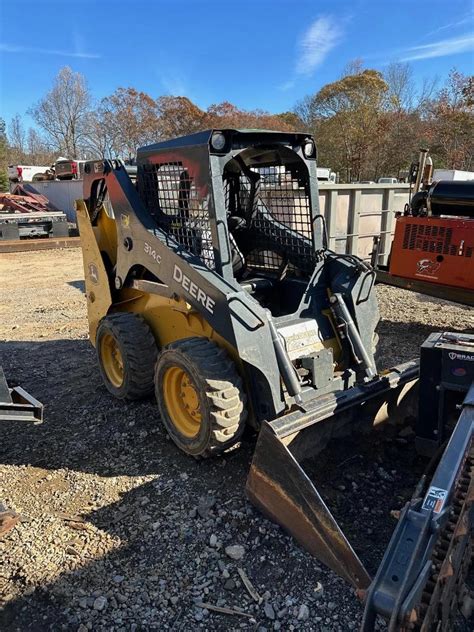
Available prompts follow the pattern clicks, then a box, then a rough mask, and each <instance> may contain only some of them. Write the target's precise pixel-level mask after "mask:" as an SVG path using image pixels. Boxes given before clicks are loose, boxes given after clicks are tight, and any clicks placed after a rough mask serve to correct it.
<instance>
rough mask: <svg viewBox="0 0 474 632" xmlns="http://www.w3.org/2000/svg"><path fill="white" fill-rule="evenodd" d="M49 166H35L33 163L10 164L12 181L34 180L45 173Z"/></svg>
mask: <svg viewBox="0 0 474 632" xmlns="http://www.w3.org/2000/svg"><path fill="white" fill-rule="evenodd" d="M48 170H49V167H33V166H31V165H8V179H9V180H10V182H32V181H33V180H37V179H38V176H41V175H43V174H44V173H45V172H46V171H48Z"/></svg>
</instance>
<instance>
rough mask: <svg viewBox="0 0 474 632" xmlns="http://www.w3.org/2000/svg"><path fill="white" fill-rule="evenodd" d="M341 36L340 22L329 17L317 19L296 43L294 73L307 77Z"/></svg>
mask: <svg viewBox="0 0 474 632" xmlns="http://www.w3.org/2000/svg"><path fill="white" fill-rule="evenodd" d="M341 36H342V29H341V27H340V20H338V21H336V20H335V19H334V18H332V17H331V16H321V17H319V18H317V19H316V20H315V21H314V22H313V23H312V24H311V25H310V27H309V28H308V29H307V30H306V31H305V33H304V34H303V36H302V37H301V39H300V41H299V42H298V59H297V62H296V69H295V72H296V74H297V75H303V76H305V77H309V76H311V75H312V74H313V72H314V71H315V69H316V68H317V67H318V66H319V65H320V64H321V63H322V62H323V61H324V60H325V58H326V57H327V55H328V54H329V53H330V51H331V50H332V49H333V48H334V47H335V46H337V44H338V43H339V42H340V39H341Z"/></svg>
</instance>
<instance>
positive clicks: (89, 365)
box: [0, 250, 472, 632]
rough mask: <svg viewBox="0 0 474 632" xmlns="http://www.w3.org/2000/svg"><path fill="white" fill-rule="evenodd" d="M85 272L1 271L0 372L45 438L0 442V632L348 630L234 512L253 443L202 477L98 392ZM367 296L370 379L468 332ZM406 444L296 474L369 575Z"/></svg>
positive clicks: (394, 299)
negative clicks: (31, 405)
mask: <svg viewBox="0 0 474 632" xmlns="http://www.w3.org/2000/svg"><path fill="white" fill-rule="evenodd" d="M2 266H3V267H2ZM81 266H82V262H81V257H80V252H79V251H77V250H66V251H50V252H47V251H45V252H41V253H28V254H17V255H9V256H8V260H0V276H2V278H7V288H6V290H7V292H6V300H5V301H4V302H3V301H2V307H1V309H2V322H1V324H0V340H1V341H2V342H1V343H0V350H1V354H0V364H1V365H3V367H4V369H5V373H6V375H7V376H8V378H9V381H10V382H11V383H21V384H22V385H23V386H24V387H25V388H27V389H28V390H29V391H30V392H31V393H32V394H33V395H35V396H37V397H38V398H39V399H41V400H42V401H43V402H44V403H45V421H44V423H43V424H42V425H41V426H26V425H25V426H23V425H21V424H18V423H17V424H15V425H13V424H3V425H2V426H1V427H0V433H1V438H0V499H2V500H3V501H4V502H5V504H7V505H8V506H9V507H10V508H12V509H14V510H16V511H17V512H19V513H20V514H21V515H22V521H21V522H20V523H19V524H18V525H17V526H16V527H15V528H14V529H13V530H12V531H11V532H10V533H9V534H8V535H7V536H5V537H4V538H3V539H2V540H0V555H1V558H0V559H1V560H2V563H1V565H0V600H1V604H2V606H3V610H2V612H1V613H0V628H1V629H9V630H12V631H13V630H18V631H27V630H31V631H33V630H34V631H38V630H55V631H56V630H68V631H69V630H72V631H74V632H76V631H77V632H86V631H87V630H93V631H94V632H99V631H111V630H114V631H117V632H118V631H120V632H121V631H123V632H125V631H126V632H134V631H135V632H138V631H145V630H174V631H177V630H197V629H202V630H241V629H242V630H260V631H261V632H264V631H265V630H267V631H271V630H284V631H287V630H315V631H318V632H319V631H321V632H322V631H326V632H332V631H340V632H346V631H347V630H353V629H357V628H358V625H359V624H360V619H361V615H362V607H361V605H360V603H359V601H358V600H357V598H356V597H355V596H354V594H353V591H352V590H351V588H350V587H349V586H348V585H347V584H346V583H345V582H344V581H343V580H342V579H340V578H339V577H337V576H336V575H335V574H334V573H332V572H331V571H329V570H327V569H326V568H325V567H323V566H322V565H319V564H318V563H317V562H316V561H315V560H314V559H313V558H311V557H310V556H309V555H308V554H307V553H306V552H305V551H303V550H302V549H301V548H300V547H299V546H298V545H297V544H296V543H295V542H294V540H293V539H292V538H290V537H288V536H287V535H285V533H283V531H282V530H281V529H280V528H279V527H277V526H276V525H274V524H273V523H271V522H269V521H268V520H266V519H265V518H263V517H262V516H261V515H260V514H259V513H258V511H257V510H256V509H254V508H253V507H252V506H251V505H250V504H249V502H248V501H247V500H246V497H245V493H244V488H245V480H246V477H247V473H248V469H249V466H250V462H251V457H252V451H253V448H254V443H255V439H254V437H252V436H250V435H249V436H246V437H244V440H243V442H242V445H241V446H240V448H239V449H235V450H233V451H231V452H230V453H228V454H226V455H225V456H224V457H223V458H218V459H214V460H212V461H206V462H198V461H195V460H193V459H191V458H188V457H186V456H184V455H183V454H181V453H180V452H179V451H178V450H177V449H176V448H175V446H174V444H172V442H171V441H169V439H168V437H167V436H166V433H165V432H164V430H163V429H162V426H161V425H160V422H159V419H158V415H157V410H156V404H155V403H154V402H153V401H151V400H150V401H146V402H141V403H138V404H137V403H134V404H124V403H119V402H117V401H116V400H114V399H113V398H112V397H111V396H109V395H108V394H107V392H106V390H105V388H104V387H103V386H102V384H101V381H100V376H99V372H98V369H97V366H96V362H95V356H94V351H93V350H92V348H91V346H90V344H89V342H88V341H87V319H86V310H85V305H84V301H83V297H82V295H81V279H82V267H81ZM6 270H8V273H9V274H8V277H7V276H6V275H4V272H5V271H6ZM19 278H22V283H23V284H22V287H21V292H20V291H19V289H18V279H19ZM23 279H24V281H23ZM378 293H379V298H380V305H381V313H382V321H381V324H380V327H379V333H380V344H379V352H378V355H379V365H380V366H382V365H383V366H388V365H389V364H393V363H395V362H399V361H403V360H407V359H409V358H411V357H413V356H414V355H416V353H417V349H418V346H419V344H420V343H421V342H422V341H423V340H424V339H425V338H426V335H427V334H428V333H429V332H430V331H433V330H439V329H458V330H463V329H466V328H468V327H472V313H469V310H468V309H467V308H462V307H460V306H454V305H453V304H449V303H445V302H442V301H437V302H435V301H433V300H431V299H430V300H428V299H425V298H424V297H420V296H418V295H415V294H409V293H407V292H404V291H402V290H399V289H396V288H388V287H379V288H378ZM64 314H65V315H66V316H64ZM410 438H411V433H410V429H409V428H408V429H407V428H405V429H403V430H400V428H393V427H392V428H387V429H386V430H384V431H383V432H377V433H374V434H372V435H370V436H369V437H364V438H360V440H358V441H356V442H354V441H340V442H339V443H338V444H337V445H335V446H334V445H333V446H330V447H329V448H328V449H327V450H326V451H324V453H322V454H320V455H318V457H316V458H314V459H312V460H310V461H308V464H307V467H306V470H307V471H308V473H310V474H311V478H312V479H314V480H315V481H316V483H317V485H318V487H319V488H320V489H321V491H322V494H323V496H324V497H325V498H326V499H327V501H328V504H329V506H330V507H331V509H332V510H333V511H334V514H335V515H336V517H337V518H338V520H340V522H341V524H342V526H343V528H344V530H345V532H346V534H347V535H348V537H349V538H350V539H351V541H352V543H353V545H354V548H355V549H356V551H357V552H358V554H359V555H360V557H361V558H362V560H363V561H364V563H365V564H366V565H367V567H368V569H369V571H370V572H374V570H375V569H376V567H377V564H378V563H379V562H380V559H381V556H382V553H383V550H384V548H385V546H386V544H387V542H388V540H389V538H390V535H391V533H392V531H393V528H394V526H395V524H396V520H395V517H394V516H396V513H394V512H396V511H397V510H399V509H400V508H401V507H402V506H403V504H404V502H405V501H406V499H407V498H408V497H409V496H410V495H411V492H412V489H413V486H414V483H415V482H416V480H417V478H418V476H419V474H420V473H421V471H422V469H423V462H422V461H421V460H420V459H418V457H417V456H416V454H415V453H414V450H413V446H412V442H411V441H410ZM380 629H383V626H381V628H380ZM458 629H459V630H468V629H472V628H469V623H462V621H461V622H460V624H459V626H458Z"/></svg>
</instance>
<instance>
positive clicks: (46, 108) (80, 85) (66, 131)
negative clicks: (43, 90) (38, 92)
mask: <svg viewBox="0 0 474 632" xmlns="http://www.w3.org/2000/svg"><path fill="white" fill-rule="evenodd" d="M90 105H91V97H90V93H89V90H88V88H87V84H86V80H85V78H84V77H83V75H81V74H80V73H78V72H74V71H73V70H71V68H69V67H68V66H66V67H64V68H61V70H60V71H59V74H58V75H57V77H56V79H55V81H54V85H53V88H52V90H50V92H48V93H47V94H46V96H45V97H43V99H41V100H40V101H39V102H38V103H37V104H36V105H35V106H34V107H33V108H31V109H30V110H29V114H30V115H31V116H32V117H33V119H34V120H35V122H36V123H37V124H38V125H39V126H40V127H41V129H43V130H44V132H45V133H46V135H47V137H48V139H49V140H50V141H51V144H52V145H53V146H54V147H55V149H56V150H57V151H59V152H60V153H62V154H65V155H66V156H68V157H71V158H78V157H80V153H81V149H82V147H83V146H84V143H85V140H86V131H87V130H86V127H87V126H86V121H87V115H88V112H89V109H90Z"/></svg>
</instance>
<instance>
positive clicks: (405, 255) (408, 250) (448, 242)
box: [389, 216, 474, 290]
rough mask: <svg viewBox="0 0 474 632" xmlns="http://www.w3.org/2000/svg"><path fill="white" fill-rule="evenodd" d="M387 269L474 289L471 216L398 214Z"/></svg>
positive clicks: (398, 274)
mask: <svg viewBox="0 0 474 632" xmlns="http://www.w3.org/2000/svg"><path fill="white" fill-rule="evenodd" d="M389 272H390V274H392V275H395V276H399V277H404V278H406V279H418V280H420V281H426V282H427V283H437V284H441V285H449V286H454V287H459V288H465V289H468V290H474V219H464V218H458V217H456V218H455V217H433V216H432V217H428V216H427V217H410V216H402V217H399V218H398V219H397V224H396V228H395V235H394V238H393V244H392V252H391V257H390V268H389Z"/></svg>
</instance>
